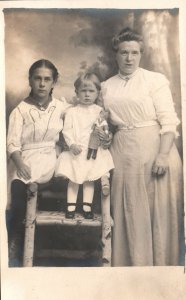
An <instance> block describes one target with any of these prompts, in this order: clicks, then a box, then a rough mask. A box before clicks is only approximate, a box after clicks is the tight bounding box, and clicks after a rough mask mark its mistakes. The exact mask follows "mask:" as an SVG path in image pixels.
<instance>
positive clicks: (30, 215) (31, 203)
mask: <svg viewBox="0 0 186 300" xmlns="http://www.w3.org/2000/svg"><path fill="white" fill-rule="evenodd" d="M37 190H38V186H37V184H36V183H31V184H30V185H29V186H28V196H27V209H26V223H25V241H24V254H23V267H32V266H33V255H34V236H35V219H36V207H37Z"/></svg>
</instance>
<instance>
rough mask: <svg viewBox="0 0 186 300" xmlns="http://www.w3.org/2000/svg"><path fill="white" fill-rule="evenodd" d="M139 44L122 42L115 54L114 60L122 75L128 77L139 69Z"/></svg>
mask: <svg viewBox="0 0 186 300" xmlns="http://www.w3.org/2000/svg"><path fill="white" fill-rule="evenodd" d="M140 59H141V52H140V44H139V43H138V42H136V41H129V42H122V43H120V44H119V48H118V51H117V53H116V60H117V63H118V67H119V70H120V72H121V74H122V75H130V74H132V73H133V72H135V71H136V69H137V68H138V67H139V63H140Z"/></svg>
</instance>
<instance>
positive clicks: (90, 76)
mask: <svg viewBox="0 0 186 300" xmlns="http://www.w3.org/2000/svg"><path fill="white" fill-rule="evenodd" d="M88 81H91V82H92V83H94V85H95V86H96V88H97V90H98V91H100V90H101V82H100V80H99V78H98V76H97V75H96V74H94V73H90V72H89V73H84V74H82V75H81V76H79V77H78V78H77V79H76V81H75V82H74V86H75V89H76V92H77V91H78V89H79V87H80V86H81V85H82V84H84V85H86V83H87V82H88Z"/></svg>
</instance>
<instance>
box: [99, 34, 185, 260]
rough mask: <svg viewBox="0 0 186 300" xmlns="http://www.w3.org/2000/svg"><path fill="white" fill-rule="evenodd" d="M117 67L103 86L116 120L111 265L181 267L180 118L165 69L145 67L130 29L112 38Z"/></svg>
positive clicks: (140, 45)
mask: <svg viewBox="0 0 186 300" xmlns="http://www.w3.org/2000/svg"><path fill="white" fill-rule="evenodd" d="M112 42H113V49H114V51H115V53H116V61H117V64H118V67H119V72H118V74H117V75H115V76H113V77H111V78H110V79H108V80H107V81H105V82H104V83H103V85H102V89H103V100H104V106H105V109H107V110H109V112H110V121H111V123H112V124H113V125H115V126H116V133H115V135H114V139H113V143H112V146H111V153H112V156H113V160H114V165H115V169H114V171H113V178H112V192H111V206H112V207H111V208H112V215H113V218H114V228H113V245H112V250H113V255H112V264H113V266H146V265H148V266H152V265H159V266H161V265H178V264H179V258H180V243H181V237H182V233H183V232H182V225H183V193H182V164H181V160H180V157H179V154H178V151H177V149H176V146H175V144H174V139H175V137H177V135H178V133H177V131H176V126H177V125H178V124H179V120H178V118H177V115H176V113H175V110H174V104H173V100H172V96H171V92H170V89H169V82H168V80H167V79H166V78H165V76H164V75H162V74H160V73H157V72H151V71H148V70H145V69H142V68H140V67H139V63H140V59H141V56H142V53H143V39H142V37H141V36H140V35H139V34H138V33H137V32H135V31H133V30H131V29H130V28H126V29H124V30H122V31H121V32H120V33H119V34H118V35H116V36H115V37H114V38H113V40H112Z"/></svg>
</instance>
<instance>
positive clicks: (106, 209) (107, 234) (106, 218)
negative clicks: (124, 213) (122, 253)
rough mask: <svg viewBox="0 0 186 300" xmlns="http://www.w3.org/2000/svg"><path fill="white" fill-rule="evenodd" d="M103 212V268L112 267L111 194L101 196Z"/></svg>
mask: <svg viewBox="0 0 186 300" xmlns="http://www.w3.org/2000/svg"><path fill="white" fill-rule="evenodd" d="M101 210H102V244H103V256H102V260H103V266H104V267H109V266H111V251H112V249H111V216H110V194H108V195H107V196H104V195H103V194H102V195H101Z"/></svg>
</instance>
